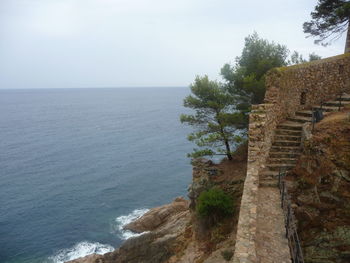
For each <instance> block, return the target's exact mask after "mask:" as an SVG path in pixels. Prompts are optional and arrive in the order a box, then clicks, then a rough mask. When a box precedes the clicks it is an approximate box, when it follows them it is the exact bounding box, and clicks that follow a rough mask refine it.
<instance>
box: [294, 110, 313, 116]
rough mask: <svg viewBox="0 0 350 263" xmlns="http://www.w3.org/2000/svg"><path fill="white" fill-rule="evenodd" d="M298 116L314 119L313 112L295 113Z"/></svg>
mask: <svg viewBox="0 0 350 263" xmlns="http://www.w3.org/2000/svg"><path fill="white" fill-rule="evenodd" d="M295 115H296V116H303V117H310V118H311V117H312V111H311V110H302V111H297V112H296V113H295Z"/></svg>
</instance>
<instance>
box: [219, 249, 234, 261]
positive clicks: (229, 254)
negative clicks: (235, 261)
mask: <svg viewBox="0 0 350 263" xmlns="http://www.w3.org/2000/svg"><path fill="white" fill-rule="evenodd" d="M221 256H222V257H223V258H224V259H225V260H226V261H230V260H231V258H232V256H233V252H232V251H231V250H224V251H222V252H221Z"/></svg>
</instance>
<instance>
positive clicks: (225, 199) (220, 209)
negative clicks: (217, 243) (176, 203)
mask: <svg viewBox="0 0 350 263" xmlns="http://www.w3.org/2000/svg"><path fill="white" fill-rule="evenodd" d="M196 210H197V213H198V214H199V216H200V217H202V218H208V217H211V218H213V219H218V218H220V217H226V216H230V215H232V214H233V200H232V198H231V197H230V196H229V195H228V194H226V193H225V192H224V191H222V190H221V189H217V188H212V189H210V190H208V191H204V192H202V193H201V194H200V195H199V197H198V204H197V208H196Z"/></svg>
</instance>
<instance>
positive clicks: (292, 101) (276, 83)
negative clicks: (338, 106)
mask: <svg viewBox="0 0 350 263" xmlns="http://www.w3.org/2000/svg"><path fill="white" fill-rule="evenodd" d="M266 87H267V89H266V94H265V103H270V104H274V105H275V107H277V108H278V111H279V116H278V118H279V119H280V120H283V119H285V118H286V117H292V116H293V115H294V113H295V112H296V111H298V110H301V109H308V108H310V107H312V106H314V105H319V104H321V102H323V101H326V100H330V99H332V98H335V97H336V96H337V95H338V94H339V93H341V92H346V93H350V53H348V54H344V55H340V56H336V57H331V58H327V59H322V60H318V61H313V62H310V63H305V64H300V65H295V66H290V67H282V68H276V69H273V70H271V71H270V72H269V73H268V74H267V76H266ZM302 101H303V103H301V102H302Z"/></svg>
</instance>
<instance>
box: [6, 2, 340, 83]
mask: <svg viewBox="0 0 350 263" xmlns="http://www.w3.org/2000/svg"><path fill="white" fill-rule="evenodd" d="M316 3H317V0H308V1H305V0H268V1H261V0H250V1H246V0H244V1H241V0H171V1H169V0H0V88H7V89H14V88H74V87H79V88H81V87H143V86H145V87H167V86H188V85H189V84H191V83H192V82H193V80H194V78H195V76H196V75H205V74H207V75H209V77H210V78H211V79H218V80H220V74H219V73H220V68H221V67H222V66H223V65H224V64H225V63H228V62H229V63H233V62H234V59H235V57H237V56H239V55H240V54H241V51H242V48H243V45H244V38H245V37H246V36H248V35H249V34H252V33H253V32H254V31H256V32H257V33H258V34H259V36H260V37H262V38H265V39H268V40H270V41H275V42H276V43H280V44H284V45H286V46H287V47H288V48H289V49H290V50H291V51H294V50H297V51H299V52H300V53H301V54H303V55H304V56H305V57H308V54H309V53H312V52H315V53H316V54H318V55H321V56H322V57H329V56H333V55H337V54H341V53H343V50H344V43H345V36H343V37H342V38H341V39H339V40H338V41H336V42H335V43H333V45H331V46H328V47H322V46H317V45H315V44H314V43H313V41H314V39H312V38H306V35H305V34H304V33H303V31H302V24H303V22H305V21H308V20H310V12H311V11H312V10H313V9H314V7H315V5H316Z"/></svg>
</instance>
